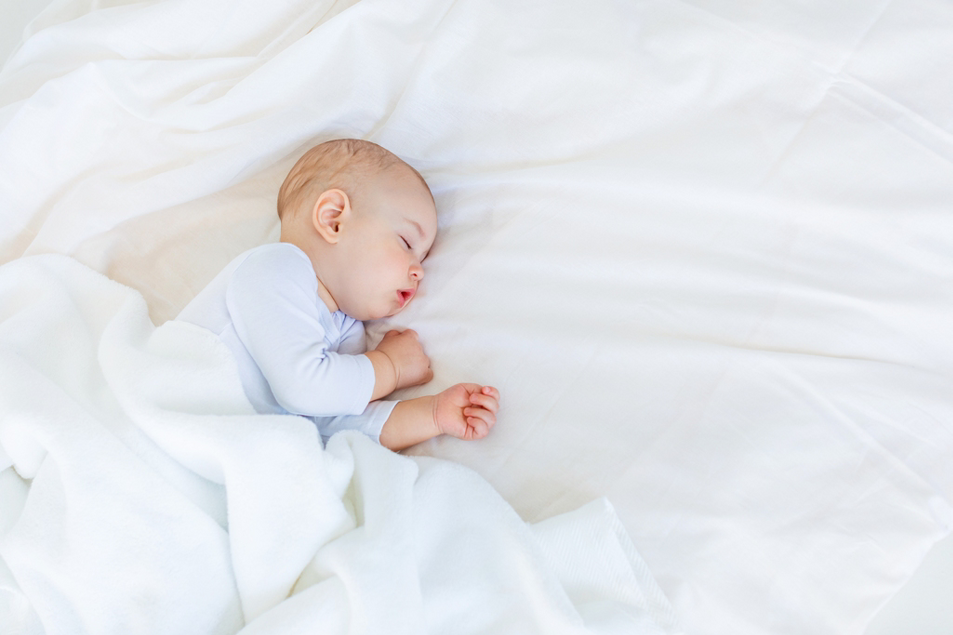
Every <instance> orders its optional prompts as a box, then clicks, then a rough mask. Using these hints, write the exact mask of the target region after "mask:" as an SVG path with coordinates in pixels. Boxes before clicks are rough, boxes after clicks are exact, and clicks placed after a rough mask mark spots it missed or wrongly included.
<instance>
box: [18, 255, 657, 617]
mask: <svg viewBox="0 0 953 635" xmlns="http://www.w3.org/2000/svg"><path fill="white" fill-rule="evenodd" d="M0 300H2V303H3V307H4V310H3V313H2V314H0V315H2V318H3V319H2V322H0V324H2V327H0V385H2V386H3V392H4V394H3V399H2V400H0V420H2V421H3V425H2V428H0V443H2V447H3V454H0V461H4V460H5V463H0V467H2V468H3V470H4V471H3V478H2V481H0V501H2V503H3V511H4V514H3V520H4V523H3V525H4V527H3V538H2V541H0V555H2V556H3V562H4V567H3V569H0V576H2V577H0V581H2V584H3V587H4V591H5V593H4V594H3V596H4V600H5V601H4V602H3V603H0V611H2V613H0V615H2V616H3V624H4V630H5V632H12V633H24V634H26V633H31V634H33V633H37V634H38V633H73V634H75V633H117V634H118V633H129V632H133V631H134V632H141V633H157V634H158V633H184V632H196V633H235V632H239V631H240V632H242V633H249V634H250V633H255V634H259V633H260V634H266V633H274V634H282V635H285V634H287V633H312V632H314V629H315V628H320V630H321V632H322V633H422V632H438V633H439V632H449V631H453V632H456V633H465V632H471V633H481V632H512V633H517V632H540V633H542V632H546V633H567V634H568V633H619V632H626V633H645V634H662V633H666V632H672V631H671V627H672V626H673V616H672V613H671V608H670V607H669V606H668V604H667V602H666V601H665V599H664V596H663V595H662V593H661V591H660V590H659V589H658V587H657V586H656V585H655V583H654V581H653V580H652V578H651V576H650V574H649V573H648V570H647V569H646V567H645V565H644V563H643V562H642V561H641V560H640V559H639V557H638V555H637V554H636V553H635V551H634V549H633V547H632V545H631V543H630V542H629V541H628V538H627V536H626V535H625V531H624V529H623V528H622V526H621V524H620V523H619V520H618V518H617V516H616V515H615V513H614V512H613V510H612V508H611V505H609V504H608V503H607V502H606V501H605V500H604V499H602V500H601V501H595V502H594V503H592V504H590V505H589V506H587V507H583V508H581V509H579V510H577V511H576V512H575V513H574V514H571V515H561V516H556V517H554V518H551V519H549V520H548V521H546V522H544V523H538V524H536V525H533V526H528V525H526V524H524V523H523V522H522V521H521V520H520V519H519V517H518V516H517V515H516V514H515V512H514V511H513V510H512V508H510V507H509V505H507V504H506V503H505V502H504V501H503V500H502V499H501V498H500V497H499V495H498V494H496V492H495V491H493V490H492V488H491V487H490V486H489V485H488V484H487V483H486V482H485V481H484V480H483V479H481V478H480V477H478V476H477V475H476V474H474V473H473V472H472V471H470V470H467V469H465V468H462V467H460V466H457V465H454V464H450V463H447V462H444V461H438V460H436V459H425V458H419V459H411V458H407V457H402V456H400V455H397V454H394V453H392V452H389V451H388V450H386V449H384V448H382V447H381V446H380V445H378V444H376V443H374V442H372V441H371V440H370V439H369V438H368V437H366V436H365V435H362V434H360V433H357V432H354V431H349V432H346V433H342V434H338V435H336V436H335V437H333V439H332V440H331V441H330V442H329V443H328V446H327V449H326V450H325V449H324V448H323V447H322V444H321V441H320V437H319V435H318V431H317V429H316V428H315V426H314V424H313V423H311V422H310V421H308V420H306V419H304V418H301V417H294V416H261V415H257V414H255V410H254V408H253V407H252V405H251V404H250V402H249V401H248V399H247V397H246V396H245V393H244V392H243V390H242V387H241V380H240V379H239V374H238V368H237V366H236V364H235V362H234V360H233V359H232V358H231V357H230V353H229V352H228V349H227V348H226V347H225V345H224V344H222V343H221V342H220V341H219V340H218V339H217V338H216V337H215V336H214V335H213V334H212V333H211V332H209V331H206V330H205V329H202V328H199V327H196V326H194V325H191V324H187V323H185V322H178V321H171V322H167V323H166V324H164V325H163V326H162V327H160V328H158V329H156V328H155V327H154V326H153V324H152V323H151V322H150V320H149V317H148V313H147V309H146V306H145V302H144V301H143V300H142V297H141V296H140V295H138V294H137V293H136V292H135V291H133V290H131V289H129V288H127V287H123V286H121V285H118V284H116V283H115V282H112V281H110V280H108V279H106V278H104V277H103V276H101V275H100V274H98V273H96V272H94V271H91V270H90V269H88V268H87V267H84V266H83V265H80V264H79V263H77V262H76V261H75V260H72V259H69V258H67V257H65V256H60V255H52V254H51V255H45V256H36V257H32V258H25V259H22V260H18V261H16V262H13V263H9V264H7V265H6V266H4V267H0ZM14 470H15V472H14Z"/></svg>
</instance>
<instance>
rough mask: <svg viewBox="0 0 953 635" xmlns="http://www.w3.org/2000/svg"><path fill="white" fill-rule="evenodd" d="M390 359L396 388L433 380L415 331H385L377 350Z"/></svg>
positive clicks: (428, 362) (428, 360)
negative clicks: (395, 378) (395, 379)
mask: <svg viewBox="0 0 953 635" xmlns="http://www.w3.org/2000/svg"><path fill="white" fill-rule="evenodd" d="M375 350H378V351H380V352H382V353H384V354H385V355H387V357H388V359H390V361H391V363H392V364H393V365H394V373H395V375H396V377H397V386H396V388H395V390H396V389H397V388H408V387H410V386H418V385H420V384H426V383H427V382H428V381H430V380H431V379H433V371H432V370H430V358H429V357H427V355H426V354H425V353H424V349H423V347H422V346H421V345H420V340H419V339H417V333H416V331H413V330H412V329H407V330H406V331H403V332H401V331H387V333H385V334H384V339H382V340H381V343H380V344H378V345H377V349H375Z"/></svg>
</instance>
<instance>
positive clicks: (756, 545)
mask: <svg viewBox="0 0 953 635" xmlns="http://www.w3.org/2000/svg"><path fill="white" fill-rule="evenodd" d="M7 4H9V6H10V7H13V6H16V10H15V11H14V10H11V11H10V12H7V13H6V14H7V15H11V16H15V18H16V19H15V20H11V21H8V22H6V23H5V26H4V28H5V29H6V31H5V33H4V38H5V39H4V42H3V45H4V46H5V49H2V50H0V52H2V51H3V50H5V51H9V52H10V53H11V57H9V59H8V60H7V63H6V64H5V66H4V68H3V71H2V73H0V219H2V220H0V228H2V229H0V262H2V263H7V262H11V261H14V260H17V259H20V258H24V257H29V256H31V255H37V254H47V253H55V254H62V255H65V256H69V257H71V258H72V259H75V260H76V261H78V262H79V263H81V264H82V265H84V266H86V267H89V268H91V269H93V270H95V271H98V272H100V273H103V274H105V275H106V276H108V277H109V278H111V279H112V280H115V281H117V282H119V283H121V284H123V285H126V286H128V287H131V288H132V289H134V290H135V291H137V292H138V293H140V294H142V296H143V297H144V298H145V301H146V303H147V305H148V308H149V313H150V315H151V318H152V320H153V322H154V323H155V324H157V325H159V324H162V323H164V322H166V321H168V320H170V319H172V318H174V317H175V315H176V314H177V313H178V311H179V310H181V308H182V307H184V306H185V304H186V303H187V302H188V301H189V300H190V299H191V298H192V297H194V295H195V294H196V293H198V291H199V290H201V289H202V288H203V287H204V285H205V284H206V283H207V282H208V281H210V280H211V279H212V277H214V275H215V274H216V273H217V272H218V271H219V270H220V269H221V268H222V267H223V266H224V265H225V264H227V263H228V262H229V261H230V260H231V258H233V257H234V256H235V255H237V254H238V253H241V252H242V251H244V250H246V249H248V248H250V247H253V246H255V245H257V244H261V243H263V242H269V241H274V240H277V238H278V234H277V229H278V224H277V218H276V216H275V213H274V200H275V196H276V193H277V189H278V186H279V184H280V183H281V180H282V178H283V176H284V174H285V173H286V172H287V171H288V169H289V168H290V166H291V165H292V164H293V163H294V161H295V160H296V159H297V157H298V156H300V155H301V153H303V152H304V150H305V149H307V148H308V147H310V146H311V145H313V144H315V143H317V142H320V141H323V140H326V139H330V138H337V137H360V138H366V139H369V140H372V141H375V142H377V143H380V144H382V145H384V146H385V147H387V148H389V149H390V150H392V151H394V152H395V153H397V154H398V155H399V156H401V157H402V158H404V159H405V160H407V161H408V162H409V163H411V164H412V165H413V166H415V167H416V168H417V169H418V170H419V171H420V172H421V173H422V174H423V176H424V177H425V178H426V179H427V181H428V182H429V183H430V185H431V188H432V190H433V193H434V196H435V199H436V202H437V208H438V212H439V217H440V218H439V222H440V233H439V236H438V239H437V242H436V244H435V247H434V249H433V250H432V252H431V255H430V257H429V258H428V260H427V264H426V266H427V276H426V279H425V281H424V284H423V286H422V287H421V291H420V294H419V296H418V298H417V299H416V300H415V301H414V303H413V304H411V305H410V307H408V309H407V310H405V311H404V312H402V313H400V314H399V315H398V316H397V317H395V318H394V319H392V320H388V321H386V322H381V323H374V324H370V325H369V328H368V332H369V336H370V341H371V344H372V345H373V343H374V342H375V341H376V339H377V338H379V337H380V336H381V335H382V334H383V332H385V331H386V330H387V329H390V328H395V327H396V328H405V327H412V328H414V329H415V330H417V331H418V332H419V333H420V335H421V340H422V341H423V342H424V345H425V348H426V350H427V352H428V354H429V355H430V356H431V358H432V360H433V365H434V372H435V378H434V380H433V382H432V383H431V384H430V385H427V386H424V387H421V388H419V389H413V390H409V391H406V392H405V393H403V394H402V395H399V396H413V395H417V394H425V393H429V392H433V391H436V390H439V389H442V388H444V387H446V386H449V385H450V384H452V383H455V382H457V381H476V382H484V383H488V384H492V385H495V386H497V387H498V388H499V389H500V391H501V393H502V410H501V413H500V417H499V422H498V424H497V426H496V428H495V429H494V430H493V433H492V434H491V435H490V436H489V437H487V438H486V439H485V440H482V441H479V442H471V443H467V442H461V441H457V440H453V439H446V438H440V439H435V440H433V441H430V442H427V443H425V444H421V445H420V446H417V447H415V448H412V449H411V450H410V451H408V453H409V454H410V455H413V456H433V457H438V458H442V459H448V460H451V461H454V462H457V463H460V464H462V465H464V466H467V467H469V468H472V469H473V470H475V471H476V472H477V473H479V474H480V475H481V476H483V477H484V478H485V479H487V480H488V481H489V482H490V483H491V484H492V485H493V487H494V488H495V489H496V490H497V491H498V492H499V493H500V494H502V496H503V497H504V499H505V500H506V501H507V502H508V503H509V504H511V505H512V506H513V507H514V508H515V509H516V511H517V512H518V513H519V514H520V515H521V516H522V518H523V519H524V520H526V521H529V522H535V521H539V520H542V519H544V518H548V517H551V516H553V515H555V514H559V513H561V512H566V511H569V510H572V509H575V508H577V507H579V506H580V505H583V504H585V503H587V502H589V501H591V500H593V499H596V498H599V497H603V496H605V497H607V498H608V500H609V501H611V502H612V504H613V505H614V506H615V508H616V510H617V511H618V513H619V516H620V518H621V519H622V521H623V524H624V525H625V528H626V530H627V532H628V534H629V536H630V537H631V540H632V543H633V544H634V545H635V547H636V548H637V549H638V551H639V553H641V554H642V557H643V558H644V559H645V561H646V563H647V565H648V568H649V569H650V570H651V571H652V573H653V574H654V576H655V578H656V579H657V580H658V583H659V585H660V587H661V588H662V590H663V591H664V593H665V594H666V596H667V597H668V599H669V600H670V601H671V603H672V605H673V607H674V609H675V612H676V613H677V615H678V618H679V620H680V622H681V624H682V626H683V628H684V630H685V632H688V633H699V634H707V633H711V634H716V633H726V632H731V633H736V634H749V633H750V634H757V633H792V634H793V633H804V634H811V635H818V634H824V633H831V634H834V633H836V634H838V635H841V634H846V633H858V634H860V633H865V632H867V633H869V634H870V635H874V634H875V633H884V632H890V631H889V629H890V628H891V624H899V623H905V624H906V625H907V626H909V625H910V624H914V623H915V622H912V621H907V618H905V617H903V616H904V615H905V614H904V613H903V611H904V606H905V605H906V607H907V608H906V610H907V611H910V612H913V611H916V612H917V613H922V611H923V610H924V609H922V608H919V607H917V605H916V603H917V601H918V600H917V598H925V597H926V596H927V591H926V589H931V588H935V585H934V584H933V583H932V582H930V579H931V578H930V577H929V576H928V577H927V579H926V581H925V582H918V580H917V579H914V581H913V584H914V585H917V584H920V588H921V589H924V591H923V592H922V593H919V594H915V597H913V598H906V599H904V594H903V592H901V594H899V595H898V600H897V601H898V602H899V604H893V605H888V606H887V607H886V608H885V609H884V610H883V611H882V612H881V617H880V619H881V620H884V621H882V622H875V623H874V624H873V625H871V626H870V627H869V628H868V624H870V622H871V620H872V619H874V616H875V614H877V612H878V611H879V610H880V609H881V607H882V606H884V604H885V603H886V602H887V601H888V600H889V598H891V597H892V596H893V595H894V594H896V593H897V591H898V590H900V589H901V588H902V587H903V585H904V584H905V583H906V582H907V580H908V579H910V577H911V576H912V575H913V574H914V572H915V571H917V569H918V567H919V566H920V564H921V562H922V561H923V559H924V558H925V557H926V556H927V554H928V553H929V552H930V551H931V549H933V547H934V545H935V544H937V543H938V542H939V541H941V540H942V539H943V538H944V537H946V536H948V535H949V533H950V529H951V526H953V524H951V523H953V510H951V507H950V502H951V501H953V462H951V461H950V460H949V458H950V456H951V452H953V431H951V420H953V416H951V415H953V399H951V398H950V396H949V395H950V390H949V386H950V385H951V379H953V331H951V329H950V328H949V319H948V315H949V307H950V306H951V303H953V259H951V256H950V254H951V253H953V215H951V214H950V211H951V210H950V205H951V201H953V106H951V104H953V75H951V74H950V73H949V72H948V66H949V60H950V59H951V56H953V7H951V6H950V4H949V3H946V2H941V1H940V0H892V1H891V0H878V1H876V2H848V3H839V4H838V5H837V6H832V5H831V4H830V3H825V2H820V1H810V2H793V1H784V0H774V1H772V2H770V3H759V4H757V5H756V6H755V5H752V6H750V7H749V6H742V5H738V4H737V3H728V2H720V1H718V0H682V1H676V0H645V1H632V2H613V1H609V0H600V1H598V2H589V3H570V2H541V1H534V0H519V1H518V2H495V1H490V2H470V1H457V2H446V1H444V0H412V1H411V2H407V3H402V4H400V5H399V6H398V5H395V4H394V3H387V2H383V1H379V0H360V1H359V2H351V1H337V2H333V1H327V2H313V3H296V2H288V3H284V4H281V5H275V6H263V5H262V6H258V5H256V4H255V3H234V2H225V1H224V0H221V1H220V0H197V1H196V0H193V1H192V2H176V1H172V0H165V1H163V2H148V3H131V2H122V1H121V0H113V1H110V2H105V3H103V2H82V1H73V0H61V1H57V2H54V3H53V4H51V5H49V6H48V7H46V8H45V9H44V10H43V11H42V12H40V9H43V6H42V5H43V3H37V4H36V5H30V4H29V3H26V4H24V3H17V4H16V5H14V4H12V3H9V2H8V3H7ZM33 16H37V17H35V18H33ZM31 19H32V21H30V20H31ZM28 21H29V24H28V25H27V22H28ZM18 25H23V26H25V28H26V30H25V34H24V40H23V41H22V42H19V33H20V29H19V28H18ZM15 27H17V28H15ZM948 546H949V540H947V541H946V542H944V543H940V546H939V547H937V549H935V550H934V551H933V553H932V554H931V558H932V559H931V560H929V561H928V566H927V567H924V570H926V569H928V568H929V566H935V567H937V569H936V571H943V572H945V575H947V576H948V575H949V573H950V572H953V558H951V557H950V556H949V555H944V554H947V553H948V552H949V548H948ZM932 563H935V565H934V564H932ZM921 571H923V570H921ZM928 573H929V571H928ZM924 575H926V574H924ZM937 575H938V574H937ZM933 579H935V578H933ZM914 590H916V586H914ZM927 610H932V611H933V615H936V616H939V617H938V618H937V619H938V621H935V622H933V627H935V626H936V624H938V623H941V624H945V625H946V626H947V627H949V626H950V622H949V618H946V621H945V622H944V621H943V619H944V617H943V616H942V611H941V608H940V605H934V606H933V608H932V609H927ZM906 615H907V616H909V615H910V613H907V614H906ZM909 619H913V618H909ZM891 620H893V621H892V622H891ZM951 628H953V627H951ZM877 629H880V630H879V631H878V630H877ZM884 629H888V630H884ZM904 632H911V631H909V630H908V631H904ZM924 632H926V631H924ZM934 632H936V631H934Z"/></svg>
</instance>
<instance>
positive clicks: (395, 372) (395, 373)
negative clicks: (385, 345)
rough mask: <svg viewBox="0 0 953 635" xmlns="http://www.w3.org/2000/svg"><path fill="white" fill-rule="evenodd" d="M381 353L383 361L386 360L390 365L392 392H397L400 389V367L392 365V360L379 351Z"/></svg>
mask: <svg viewBox="0 0 953 635" xmlns="http://www.w3.org/2000/svg"><path fill="white" fill-rule="evenodd" d="M381 353H382V354H383V355H384V359H386V360H387V363H388V364H390V372H391V375H390V376H391V377H392V378H393V379H394V390H397V389H398V388H400V367H399V366H398V365H397V364H396V363H394V360H393V359H392V358H391V356H390V355H388V354H387V353H385V352H384V351H381ZM391 392H393V390H392V391H391Z"/></svg>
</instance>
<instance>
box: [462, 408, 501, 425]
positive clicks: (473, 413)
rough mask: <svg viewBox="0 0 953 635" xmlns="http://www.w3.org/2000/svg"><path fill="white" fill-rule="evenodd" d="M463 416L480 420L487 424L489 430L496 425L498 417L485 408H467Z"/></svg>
mask: <svg viewBox="0 0 953 635" xmlns="http://www.w3.org/2000/svg"><path fill="white" fill-rule="evenodd" d="M463 414H464V415H465V416H467V417H470V418H475V419H480V420H481V421H483V422H484V423H486V426H487V429H489V428H492V427H493V426H494V425H495V424H496V415H495V414H493V413H492V412H490V411H489V410H486V409H484V408H465V409H464V410H463Z"/></svg>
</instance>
